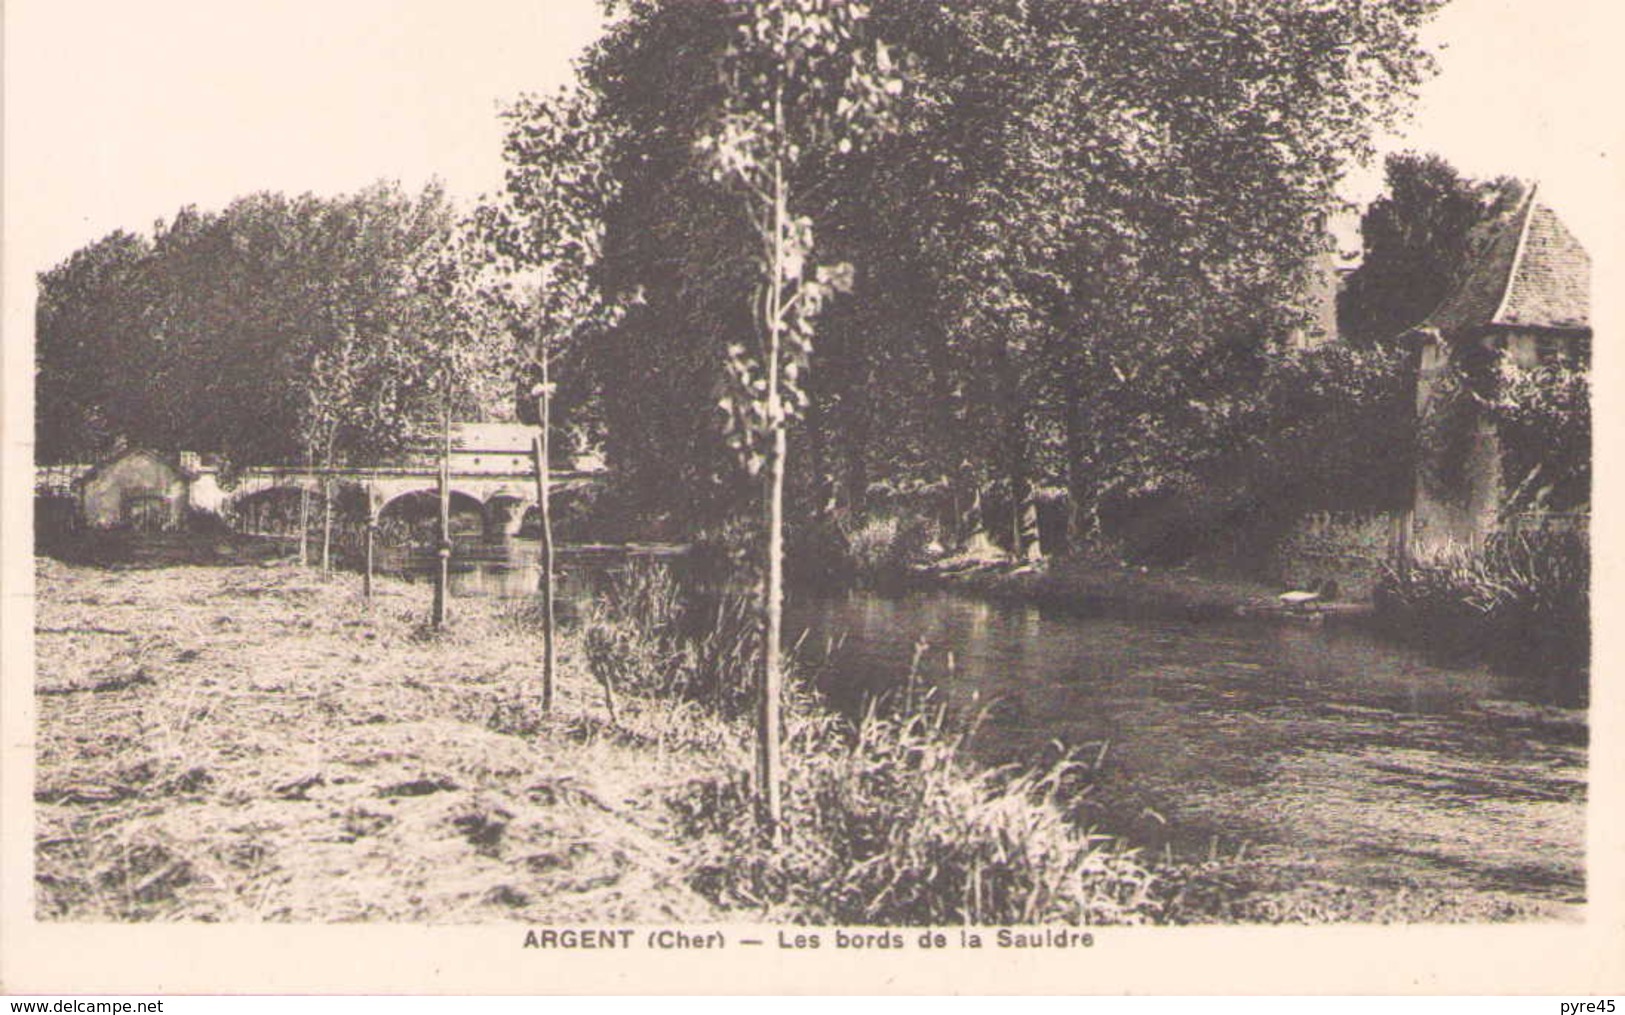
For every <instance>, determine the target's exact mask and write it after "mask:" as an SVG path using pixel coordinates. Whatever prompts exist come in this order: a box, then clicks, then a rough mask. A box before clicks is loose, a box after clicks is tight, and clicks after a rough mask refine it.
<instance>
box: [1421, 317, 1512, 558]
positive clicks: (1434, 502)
mask: <svg viewBox="0 0 1625 1015" xmlns="http://www.w3.org/2000/svg"><path fill="white" fill-rule="evenodd" d="M1521 351H1522V344H1521V343H1520V344H1519V345H1517V346H1516V348H1515V349H1513V350H1509V354H1510V355H1519V354H1521ZM1448 368H1449V359H1448V356H1447V355H1446V353H1445V347H1444V343H1443V342H1442V341H1441V340H1439V339H1438V338H1436V337H1435V338H1430V339H1428V340H1427V341H1426V342H1425V343H1424V344H1423V346H1422V351H1421V356H1420V360H1419V375H1418V379H1417V391H1416V409H1417V414H1418V417H1419V418H1423V419H1425V418H1426V417H1427V416H1428V415H1429V414H1430V413H1432V412H1434V411H1435V409H1436V407H1437V405H1438V404H1439V402H1440V395H1439V388H1440V385H1441V384H1442V383H1443V380H1444V378H1445V376H1446V372H1447V370H1448ZM1420 453H1421V454H1423V455H1426V454H1429V453H1430V451H1429V449H1427V448H1423V449H1422V450H1421V452H1420ZM1432 453H1435V454H1436V453H1437V451H1436V450H1435V451H1433V452H1432ZM1447 464H1448V465H1449V466H1450V467H1449V468H1448V469H1439V468H1428V467H1426V465H1425V464H1422V463H1419V468H1418V469H1417V475H1416V498H1415V510H1414V520H1413V524H1412V533H1411V553H1412V555H1413V556H1415V557H1416V558H1417V559H1420V560H1426V559H1429V558H1432V557H1436V556H1438V555H1439V554H1442V553H1445V552H1448V551H1450V550H1452V549H1455V548H1459V547H1463V546H1476V545H1478V544H1479V543H1481V542H1482V541H1483V539H1484V537H1485V536H1486V535H1488V534H1489V533H1490V532H1491V531H1493V530H1494V528H1495V526H1496V523H1497V521H1498V518H1499V515H1500V510H1501V496H1502V490H1501V443H1500V440H1499V438H1498V437H1497V436H1496V432H1495V424H1494V423H1493V421H1491V420H1489V419H1488V418H1480V419H1477V420H1476V421H1474V422H1473V424H1472V426H1471V433H1470V435H1469V437H1468V439H1467V440H1466V442H1465V448H1464V450H1463V453H1462V460H1461V461H1460V462H1452V463H1447ZM1439 471H1444V472H1446V473H1448V474H1450V475H1452V476H1454V477H1455V478H1454V481H1453V482H1451V483H1450V484H1448V487H1447V486H1446V484H1444V483H1443V482H1441V480H1440V479H1438V478H1437V476H1436V475H1435V473H1437V472H1439Z"/></svg>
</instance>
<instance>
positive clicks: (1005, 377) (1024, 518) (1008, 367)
mask: <svg viewBox="0 0 1625 1015" xmlns="http://www.w3.org/2000/svg"><path fill="white" fill-rule="evenodd" d="M999 387H1000V389H1001V390H1000V399H999V401H1000V403H1001V410H1002V412H1001V414H1002V416H1003V423H1004V434H1003V439H1004V447H1005V456H1006V471H1005V477H1006V479H1007V480H1008V482H1009V484H1010V553H1011V556H1013V557H1015V558H1016V559H1017V560H1037V559H1038V558H1039V557H1040V556H1042V555H1043V548H1042V547H1041V546H1040V545H1039V541H1038V492H1037V490H1036V489H1034V486H1033V480H1032V472H1031V468H1030V455H1029V452H1028V436H1027V403H1026V399H1025V397H1024V396H1023V395H1022V391H1021V378H1020V377H1019V376H1017V371H1016V365H1015V359H1014V357H1013V356H1012V355H1011V353H1010V348H1009V344H1008V340H1006V341H1005V342H1004V343H1003V344H1001V346H1000V351H999Z"/></svg>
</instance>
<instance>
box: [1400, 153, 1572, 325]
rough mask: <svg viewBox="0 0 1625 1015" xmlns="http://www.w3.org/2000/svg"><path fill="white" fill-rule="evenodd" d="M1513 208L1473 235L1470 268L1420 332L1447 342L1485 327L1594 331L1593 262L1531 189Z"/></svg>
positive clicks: (1518, 199)
mask: <svg viewBox="0 0 1625 1015" xmlns="http://www.w3.org/2000/svg"><path fill="white" fill-rule="evenodd" d="M1514 186H1516V187H1518V188H1519V190H1524V185H1523V184H1515V185H1514ZM1511 204H1512V210H1511V211H1509V212H1505V213H1503V214H1501V215H1499V216H1497V217H1496V218H1494V219H1491V220H1490V221H1488V222H1486V223H1484V224H1482V225H1480V226H1478V227H1477V228H1476V229H1474V230H1473V233H1472V236H1471V237H1470V238H1469V240H1468V245H1467V249H1468V255H1467V256H1468V259H1469V263H1468V265H1467V266H1466V267H1465V270H1464V271H1463V273H1462V274H1461V276H1460V277H1459V278H1458V280H1457V282H1456V284H1455V285H1454V286H1453V287H1452V288H1451V290H1450V292H1449V293H1448V294H1447V295H1446V296H1445V298H1444V300H1443V302H1441V303H1440V304H1439V306H1438V308H1437V309H1435V310H1434V311H1433V313H1431V314H1429V315H1428V318H1427V320H1426V321H1424V322H1422V324H1421V328H1423V329H1428V330H1434V331H1438V332H1440V333H1441V334H1446V335H1449V334H1454V333H1458V332H1462V331H1470V330H1477V329H1480V328H1487V327H1504V328H1549V329H1553V330H1562V331H1589V330H1590V327H1591V257H1590V255H1588V254H1587V253H1586V251H1585V248H1584V247H1581V246H1580V244H1579V241H1577V240H1576V239H1575V238H1574V236H1573V234H1571V233H1570V232H1569V231H1568V229H1566V228H1565V227H1564V226H1563V223H1562V222H1561V221H1559V220H1558V217H1557V215H1556V213H1554V212H1553V211H1552V210H1551V209H1550V208H1548V207H1547V206H1546V205H1543V204H1541V203H1540V201H1539V199H1538V196H1537V194H1536V190H1535V188H1534V187H1533V186H1529V187H1528V188H1527V190H1526V191H1525V192H1524V193H1522V194H1521V195H1519V196H1517V197H1516V198H1515V200H1514V201H1513V202H1511Z"/></svg>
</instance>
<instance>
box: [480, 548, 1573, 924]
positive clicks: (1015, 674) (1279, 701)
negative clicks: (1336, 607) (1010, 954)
mask: <svg viewBox="0 0 1625 1015" xmlns="http://www.w3.org/2000/svg"><path fill="white" fill-rule="evenodd" d="M643 552H648V553H653V554H656V555H658V554H659V553H660V552H661V548H645V549H644V551H643ZM484 556H485V558H486V559H485V560H483V561H481V562H479V563H478V564H477V565H473V566H470V567H469V568H468V569H466V570H463V571H462V572H461V573H459V574H458V575H457V576H456V578H455V580H454V589H453V593H454V595H459V594H460V595H481V594H483V595H528V594H532V593H533V590H534V589H535V587H536V569H535V552H534V546H533V545H527V544H526V543H525V542H524V541H518V542H516V543H514V544H511V545H510V546H509V547H508V548H507V549H505V550H501V551H493V552H487V553H485V554H484ZM616 559H619V558H618V555H616V554H612V553H608V552H598V553H593V552H569V551H566V552H565V553H564V554H562V555H561V563H562V567H563V569H564V570H565V572H566V588H567V589H568V590H569V591H568V593H567V595H568V596H573V597H577V598H579V597H580V596H581V595H582V594H583V590H584V589H585V588H586V587H587V585H588V584H589V583H588V582H587V581H586V578H587V577H588V576H590V575H591V574H593V573H594V572H597V571H599V570H600V569H602V568H603V567H604V566H606V564H605V562H606V560H616ZM787 631H788V632H789V636H790V637H791V638H798V637H799V638H800V641H801V648H800V658H801V659H802V660H803V662H804V663H805V664H806V665H807V666H808V667H809V668H810V669H811V670H812V671H814V672H816V673H817V678H816V679H817V681H818V682H819V684H820V685H821V686H822V688H823V689H824V690H825V691H826V693H827V694H828V695H829V697H830V699H831V700H832V702H834V703H835V704H836V705H837V706H840V707H845V708H847V709H851V708H853V707H856V705H857V703H858V702H859V701H861V700H862V699H863V698H864V697H865V696H867V695H869V694H873V693H875V692H877V691H881V690H885V689H887V688H888V687H895V686H898V685H899V684H901V683H902V682H903V681H905V680H906V679H907V676H908V673H909V671H910V668H911V664H912V661H913V660H914V658H915V654H916V652H917V651H918V652H919V653H920V654H919V663H918V666H917V667H916V670H917V673H918V675H919V677H920V678H921V679H922V680H923V681H924V682H926V683H928V684H930V685H931V686H934V687H936V688H938V689H939V691H940V693H942V694H945V695H946V696H947V700H948V701H949V702H950V703H951V704H952V705H953V706H954V707H955V709H956V710H957V711H958V712H960V713H961V714H966V715H969V714H981V715H983V719H982V721H981V723H980V725H979V727H978V730H977V733H976V735H975V737H974V739H973V741H972V748H973V750H974V751H975V752H977V753H978V754H979V755H980V756H982V757H983V758H984V759H985V760H987V761H990V762H1003V761H1012V760H1027V761H1030V760H1035V759H1038V758H1041V757H1048V758H1053V757H1055V752H1056V751H1057V750H1058V749H1064V750H1068V751H1074V752H1076V753H1077V754H1078V755H1079V756H1080V757H1083V758H1085V759H1087V760H1088V761H1090V762H1094V761H1097V760H1098V761H1099V762H1100V767H1099V769H1098V770H1097V771H1096V772H1095V774H1094V777H1093V780H1094V787H1093V789H1092V790H1091V791H1090V794H1089V796H1087V797H1086V798H1085V801H1086V806H1087V808H1090V810H1089V811H1088V813H1089V814H1090V817H1091V820H1094V819H1098V822H1099V824H1100V826H1101V827H1103V828H1106V829H1110V830H1112V831H1114V832H1120V833H1124V834H1126V835H1127V836H1128V837H1129V838H1130V839H1131V840H1133V841H1134V842H1135V843H1136V844H1138V845H1140V846H1141V847H1143V848H1146V849H1148V850H1152V851H1156V852H1159V853H1161V852H1165V851H1166V852H1171V853H1173V854H1174V855H1177V856H1180V857H1184V858H1192V857H1198V858H1199V857H1201V856H1205V855H1208V854H1217V855H1220V856H1228V857H1233V856H1235V855H1237V854H1238V852H1244V853H1245V855H1247V856H1250V857H1253V858H1255V859H1257V858H1260V857H1267V858H1268V859H1269V860H1270V862H1271V863H1273V865H1274V866H1275V867H1276V868H1277V869H1278V870H1280V871H1282V872H1293V871H1296V872H1297V874H1296V875H1293V876H1302V877H1308V878H1313V879H1314V880H1317V881H1320V882H1329V883H1332V884H1334V885H1336V884H1346V885H1356V886H1361V887H1365V888H1393V889H1409V888H1417V889H1424V888H1425V889H1430V890H1445V891H1450V890H1453V889H1460V890H1463V891H1468V892H1471V891H1490V892H1498V893H1508V894H1510V895H1513V896H1518V897H1524V898H1533V899H1538V900H1542V901H1544V902H1550V903H1556V904H1564V903H1578V902H1581V901H1583V897H1584V891H1585V878H1584V869H1585V863H1584V861H1585V842H1584V839H1585V835H1584V814H1585V800H1586V759H1587V726H1586V721H1585V712H1584V711H1583V709H1580V708H1577V707H1575V704H1574V703H1573V702H1569V701H1565V700H1563V696H1562V695H1561V694H1560V693H1558V692H1555V691H1553V690H1552V689H1551V688H1548V687H1546V686H1544V685H1542V684H1540V683H1538V682H1529V681H1526V680H1518V679H1514V678H1511V677H1507V676H1503V675H1499V674H1496V673H1493V672H1490V671H1488V670H1484V669H1453V668H1447V667H1441V666H1438V665H1435V664H1433V663H1430V662H1429V661H1427V660H1426V659H1425V658H1424V657H1422V656H1421V655H1420V654H1419V653H1417V652H1416V651H1414V650H1412V649H1409V648H1406V647H1403V646H1400V645H1396V644H1393V643H1391V642H1389V641H1387V640H1384V639H1382V638H1381V637H1379V636H1377V635H1376V634H1374V633H1370V632H1367V631H1364V630H1362V629H1359V628H1355V627H1349V626H1345V625H1339V624H1326V625H1320V624H1313V625H1312V624H1304V623H1296V622H1290V621H1280V620H1241V619H1238V620H1231V621H1203V622H1190V621H1178V622H1175V621H1153V620H1128V619H1114V618H1109V617H1088V616H1078V615H1073V614H1067V613H1058V612H1054V611H1046V610H1044V609H1040V608H1038V607H1034V606H1022V605H1013V604H1005V603H991V602H987V601H984V600H980V599H977V598H973V597H969V596H965V595H960V594H956V593H950V592H911V593H908V594H905V595H901V596H889V595H880V594H876V593H871V592H851V593H846V594H841V595H835V596H822V597H808V596H797V595H792V596H791V597H790V600H789V602H788V605H787ZM1057 744H1058V745H1060V748H1057V747H1056V746H1055V745H1057ZM1283 876H1285V875H1283Z"/></svg>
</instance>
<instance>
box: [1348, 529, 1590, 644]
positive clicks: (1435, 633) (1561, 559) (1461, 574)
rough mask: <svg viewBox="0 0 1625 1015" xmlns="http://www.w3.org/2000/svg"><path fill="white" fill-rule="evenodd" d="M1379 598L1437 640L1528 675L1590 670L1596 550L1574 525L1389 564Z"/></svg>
mask: <svg viewBox="0 0 1625 1015" xmlns="http://www.w3.org/2000/svg"><path fill="white" fill-rule="evenodd" d="M1375 599H1376V604H1377V608H1378V610H1379V611H1380V612H1381V614H1382V615H1383V616H1384V617H1385V618H1386V619H1387V620H1388V621H1389V623H1390V624H1392V625H1395V626H1398V627H1400V628H1401V629H1403V630H1405V631H1408V632H1409V633H1411V634H1413V635H1417V636H1425V637H1426V639H1427V640H1428V641H1429V642H1430V643H1431V644H1434V645H1436V646H1440V647H1443V648H1445V649H1447V650H1450V651H1453V652H1455V653H1457V654H1463V655H1471V656H1474V657H1478V658H1481V659H1484V660H1486V661H1489V662H1494V663H1501V664H1503V665H1506V666H1508V667H1510V668H1512V669H1515V670H1518V671H1525V672H1545V673H1549V674H1569V675H1579V676H1583V675H1584V674H1585V673H1586V672H1587V671H1588V670H1589V666H1590V655H1591V552H1590V546H1589V543H1588V541H1587V539H1586V538H1585V537H1584V536H1583V535H1580V534H1577V533H1571V532H1544V533H1513V534H1503V535H1496V536H1492V537H1491V538H1490V539H1489V540H1487V541H1486V542H1485V544H1484V546H1483V547H1482V548H1481V549H1478V550H1461V551H1457V552H1455V553H1451V554H1448V555H1446V556H1444V557H1441V558H1439V559H1437V560H1434V561H1431V562H1427V563H1418V564H1412V565H1410V566H1409V567H1399V566H1397V565H1395V564H1391V563H1390V564H1387V565H1385V566H1384V568H1383V572H1382V575H1381V577H1380V579H1379V584H1378V588H1377V592H1376V597H1375Z"/></svg>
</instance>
